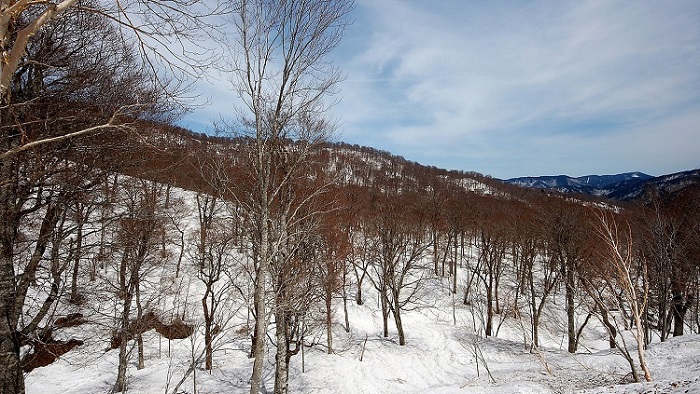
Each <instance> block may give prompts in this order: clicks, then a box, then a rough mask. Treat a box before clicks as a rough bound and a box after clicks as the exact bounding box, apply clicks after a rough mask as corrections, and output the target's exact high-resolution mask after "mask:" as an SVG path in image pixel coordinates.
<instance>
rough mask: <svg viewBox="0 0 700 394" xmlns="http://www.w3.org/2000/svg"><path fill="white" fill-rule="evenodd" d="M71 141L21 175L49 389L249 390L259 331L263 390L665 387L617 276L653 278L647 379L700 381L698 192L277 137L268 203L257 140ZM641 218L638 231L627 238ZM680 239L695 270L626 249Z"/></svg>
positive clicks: (25, 251) (37, 355)
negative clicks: (509, 175)
mask: <svg viewBox="0 0 700 394" xmlns="http://www.w3.org/2000/svg"><path fill="white" fill-rule="evenodd" d="M70 144H71V145H70V149H68V148H66V149H65V150H61V151H59V152H62V153H65V156H62V155H60V154H56V153H55V151H50V152H47V153H45V152H27V153H26V155H27V158H28V159H30V158H31V159H35V160H26V161H22V162H21V163H24V164H25V165H27V166H29V165H35V163H40V164H41V165H43V166H45V171H44V172H35V173H34V175H33V177H24V178H21V177H17V178H16V179H17V182H18V183H20V182H24V183H23V184H24V185H26V188H25V189H23V190H26V193H27V195H26V197H25V200H23V201H20V203H21V204H22V207H24V208H25V209H24V210H23V211H22V214H23V215H24V216H23V220H21V221H19V222H18V224H17V226H18V227H17V234H20V235H21V236H19V237H17V238H16V239H15V242H16V244H15V250H16V268H15V269H16V270H17V272H18V275H17V276H16V278H15V280H16V286H17V288H18V289H23V290H22V293H21V294H20V296H19V297H18V298H17V299H18V301H17V302H18V304H19V305H22V318H21V319H19V318H18V325H19V327H21V329H22V330H23V331H22V332H23V334H22V335H23V339H22V340H23V342H22V343H23V345H22V355H23V356H22V365H23V368H24V370H25V374H26V381H27V387H28V392H29V393H54V392H55V393H57V392H67V393H76V394H83V393H97V392H106V391H110V390H111V388H112V387H114V386H113V385H114V384H115V381H117V382H121V381H122V380H121V379H122V378H121V376H124V378H123V380H124V383H125V384H126V387H127V389H128V390H130V391H133V392H143V393H156V392H157V393H162V392H165V393H193V392H195V391H197V392H242V391H247V390H248V389H249V380H248V379H249V377H250V376H251V375H250V374H251V369H252V367H253V359H252V358H250V357H249V356H250V355H251V353H252V351H253V349H254V344H255V343H256V342H255V341H256V340H261V341H263V342H262V343H263V345H264V348H263V349H265V352H264V353H263V355H262V356H261V358H259V360H261V359H262V360H264V363H263V372H264V374H263V376H264V378H263V389H262V391H263V392H269V391H271V390H272V388H273V386H274V385H275V384H276V383H275V379H276V378H278V377H279V376H280V375H281V374H288V379H289V387H290V390H291V391H292V392H339V393H343V392H346V393H350V392H353V393H354V392H366V393H374V392H396V393H399V392H416V393H417V392H425V391H428V390H434V391H437V392H445V393H447V392H489V391H491V392H522V393H533V392H537V393H539V392H545V393H548V392H551V393H558V392H575V391H580V390H587V389H590V390H603V391H609V392H616V390H626V388H624V389H621V388H618V387H612V386H613V385H617V384H622V383H629V382H631V381H633V380H637V381H642V380H644V377H643V373H642V368H641V367H642V364H643V360H642V359H639V358H638V357H637V356H636V351H635V349H636V346H637V345H636V343H637V342H636V341H635V337H636V338H642V336H643V333H641V332H640V331H638V330H637V329H636V328H632V329H630V326H629V325H628V324H626V322H627V321H628V320H629V319H631V318H632V317H631V314H632V312H633V310H634V309H633V308H632V306H633V305H636V306H637V307H638V306H639V305H638V304H637V302H638V301H637V300H638V298H636V297H633V296H631V295H629V294H628V295H625V294H627V293H625V289H624V288H621V287H619V286H620V285H619V283H621V282H620V278H621V277H616V276H611V275H610V274H611V273H616V272H617V273H621V274H620V275H622V274H625V275H630V277H631V278H634V279H633V281H632V283H641V282H640V281H641V280H642V277H641V276H640V275H641V273H642V272H643V273H644V275H646V276H645V277H644V278H645V279H644V280H645V281H647V280H648V286H649V288H650V289H651V290H650V291H649V292H648V293H646V294H647V296H648V297H649V301H648V308H649V313H648V314H647V315H645V316H644V317H643V320H639V324H637V325H636V327H643V328H645V329H646V330H647V331H646V332H648V333H649V335H648V336H647V342H648V343H646V345H647V346H648V347H649V348H648V350H647V351H645V352H643V354H646V355H647V357H648V364H649V366H650V367H649V369H650V370H651V373H652V377H653V379H654V380H655V381H654V382H653V383H645V384H641V383H639V384H640V386H627V387H651V385H662V386H654V387H663V388H664V389H665V388H669V389H673V388H674V387H679V388H682V389H693V388H695V387H696V386H697V381H696V379H694V378H692V376H691V375H690V373H691V372H693V371H697V362H696V361H695V360H694V359H692V358H689V359H686V358H684V357H679V359H678V360H677V361H676V362H677V363H678V364H679V365H685V366H686V367H687V368H686V370H684V371H677V370H671V369H667V367H665V366H664V360H665V359H666V358H668V357H676V356H675V355H674V356H671V355H670V353H668V352H677V348H676V347H674V346H675V345H673V344H674V343H683V344H684V345H678V346H685V347H686V348H688V349H689V350H688V351H691V350H692V349H694V348H693V345H692V344H693V343H694V342H693V338H697V334H698V326H697V324H696V322H697V316H698V313H699V312H698V308H697V300H696V299H695V298H694V297H693V294H694V291H695V290H696V284H697V281H694V280H689V279H694V278H695V277H696V275H697V270H694V266H693V265H692V261H694V260H693V256H696V255H697V253H698V250H700V245H699V244H698V242H697V240H698V237H697V226H696V225H695V223H697V222H698V218H697V216H694V215H697V214H698V213H700V209H697V204H698V199H696V198H694V195H693V194H685V193H684V194H683V198H677V199H673V200H663V201H661V202H663V204H661V203H660V204H658V205H657V206H655V210H654V211H650V210H649V209H647V208H645V207H644V206H643V205H641V204H627V205H624V206H622V205H619V206H616V205H613V204H612V203H611V201H610V200H605V199H602V198H599V197H596V198H590V199H585V198H582V197H581V196H577V197H576V198H571V197H570V196H567V195H563V194H559V193H542V191H540V190H538V189H531V188H522V187H518V186H514V185H507V184H504V183H502V182H500V181H498V180H494V179H491V178H489V177H486V176H482V175H480V174H476V173H469V172H458V171H445V170H441V169H437V168H434V167H427V166H422V165H420V164H418V163H414V162H410V161H407V160H405V159H403V158H401V157H397V156H393V155H391V154H389V153H388V152H382V151H378V150H375V149H372V148H366V147H358V146H349V145H346V144H319V145H315V146H308V145H303V144H299V143H294V142H292V141H282V142H280V143H278V144H275V145H271V146H273V147H274V149H272V148H271V149H269V150H267V151H265V152H263V153H264V154H267V155H269V156H266V157H269V163H270V168H271V169H272V171H271V172H270V174H271V176H270V179H271V180H270V182H276V185H277V186H276V188H270V189H268V190H270V191H269V193H267V194H264V195H265V196H267V198H268V199H267V200H265V201H266V202H265V203H266V204H268V205H267V206H268V207H269V209H268V210H267V211H265V212H266V215H267V218H266V219H265V220H261V219H260V209H259V208H257V207H260V206H261V202H260V201H262V199H261V197H260V196H261V195H263V193H261V192H260V190H261V189H260V183H258V182H257V180H259V178H256V177H257V175H256V167H255V164H256V163H255V159H256V158H257V156H256V154H255V153H258V152H259V151H256V150H255V149H256V147H257V145H255V143H254V141H252V140H250V139H246V138H237V139H230V138H212V137H208V136H202V135H195V134H192V133H190V132H188V131H186V130H182V129H177V128H161V127H157V125H150V127H144V128H143V129H142V130H141V131H140V133H139V135H138V138H133V136H130V135H118V134H117V135H115V134H111V135H95V136H91V137H89V138H84V139H81V140H79V141H72V142H71V143H70ZM32 168H36V167H32ZM42 168H44V167H42ZM258 168H259V167H258ZM592 181H593V180H592ZM595 182H604V181H603V180H600V179H595ZM685 190H689V189H687V188H686V189H685ZM661 219H663V221H660V220H661ZM261 223H264V226H262V228H265V229H268V231H269V232H268V233H267V234H268V237H267V238H266V239H264V238H263V237H262V236H261V235H260V234H261V232H262V230H261V226H260V224H261ZM617 223H620V224H622V223H634V227H632V228H633V229H634V232H630V233H629V234H626V233H625V234H624V235H621V236H622V237H624V238H620V239H618V238H614V237H613V238H606V235H605V234H612V232H610V233H606V232H605V231H603V230H605V229H613V228H614V226H615V225H616V224H617ZM665 223H672V226H671V227H669V228H668V229H669V230H672V232H671V233H669V234H665V233H659V232H658V231H657V230H658V229H659V228H660V227H659V224H665ZM611 226H613V227H611ZM654 231H656V232H654ZM650 234H653V235H654V236H651V235H650ZM659 234H661V235H662V236H661V237H658V235H659ZM666 235H668V236H669V237H672V238H669V239H671V241H672V242H671V243H670V244H669V242H668V240H669V239H667V238H665V237H666ZM628 237H629V238H628ZM621 240H622V242H628V241H629V242H630V245H633V246H634V247H633V248H630V249H626V248H623V247H622V246H620V245H621V244H618V242H620V241H621ZM642 241H644V242H642ZM260 245H266V248H265V249H261V248H260ZM669 245H671V246H672V248H673V249H672V250H673V252H674V256H678V257H676V260H674V264H676V265H675V267H674V270H667V269H665V268H664V267H665V266H664V265H663V264H666V263H667V261H665V260H662V259H660V258H659V259H653V260H649V261H648V262H647V260H644V259H640V258H636V257H635V258H630V259H629V260H626V259H620V257H619V256H622V254H618V253H617V252H629V253H634V256H637V257H638V256H656V255H654V254H653V252H654V251H656V250H657V249H656V248H664V249H663V250H669V249H667V248H668V247H669ZM270 251H273V252H275V253H277V254H275V255H274V258H271V259H270V261H269V265H268V266H267V271H266V272H265V274H264V276H259V275H263V274H261V273H260V272H261V271H260V266H261V263H260V261H261V260H260V257H259V256H260V253H272V252H270ZM616 256H618V257H616ZM640 264H646V265H640ZM261 278H262V279H261ZM681 280H683V282H681ZM685 280H688V281H687V282H685ZM260 283H262V284H263V287H262V289H263V291H262V293H259V294H261V297H262V298H261V299H262V300H263V301H264V304H263V308H264V309H259V307H258V306H256V305H257V304H256V301H258V300H259V299H257V298H256V296H255V294H256V289H257V288H258V284H260ZM625 283H626V282H625ZM645 283H647V282H645ZM669 283H676V284H677V285H679V284H681V283H682V284H683V285H684V287H678V286H676V287H670V286H669V285H668V284H669ZM632 290H633V291H636V292H639V291H644V290H643V288H640V287H636V286H635V287H634V288H633V289H632ZM635 294H636V293H635ZM670 295H673V296H674V298H671V297H670ZM669 299H673V300H675V301H674V302H676V303H675V304H671V303H669V302H668V300H669ZM45 305H51V308H47V307H45ZM673 308H685V309H684V310H685V312H683V314H677V313H674V312H673V310H674V309H673ZM637 310H638V309H637ZM260 311H262V312H263V313H259V312H260ZM259 316H264V317H265V318H264V319H260V320H258V317H259ZM676 316H678V317H676ZM637 318H639V319H642V317H641V315H638V316H637ZM259 321H262V322H264V324H263V325H262V330H264V332H263V333H262V335H257V334H256V333H257V331H256V330H257V329H258V328H256V327H257V323H258V322H259ZM606 322H607V323H606ZM659 322H665V323H659ZM674 335H675V336H679V337H682V338H679V339H676V340H673V341H671V338H672V337H673V336H674ZM259 338H262V339H259ZM686 338H690V339H686ZM662 341H663V342H664V343H662ZM667 341H668V342H667ZM642 342H644V339H642ZM666 342H667V343H666ZM258 343H260V342H258ZM611 343H612V348H611ZM642 346H644V344H643V345H642ZM666 349H670V350H666ZM57 356H60V357H59V359H58V360H55V358H56V357H57ZM281 366H286V367H288V369H286V372H284V370H280V368H281ZM280 371H282V372H280ZM631 371H634V375H631ZM686 371H687V373H686ZM55 376H61V377H62V378H60V379H56V378H53V377H55ZM118 377H119V378H118ZM661 379H664V380H661ZM195 386H196V387H195Z"/></svg>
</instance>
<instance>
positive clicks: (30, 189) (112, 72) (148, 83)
mask: <svg viewBox="0 0 700 394" xmlns="http://www.w3.org/2000/svg"><path fill="white" fill-rule="evenodd" d="M110 4H111V6H110ZM207 4H208V6H207V7H205V8H200V10H205V9H206V11H205V12H204V13H200V12H198V11H195V10H193V9H192V8H191V7H189V5H191V2H189V1H185V0H183V1H167V2H166V1H160V0H142V1H135V2H128V4H125V3H123V2H121V3H120V2H110V1H97V0H95V1H89V0H47V1H27V0H2V1H0V50H2V53H3V56H2V57H0V127H1V128H0V179H3V181H2V182H0V216H1V217H3V223H2V225H1V226H0V316H2V318H0V370H1V371H2V373H0V390H2V391H3V392H4V393H23V392H24V379H23V376H22V371H21V368H20V365H19V349H20V341H19V337H18V335H17V329H18V328H17V327H16V326H15V325H14V323H13V321H14V319H13V318H12V314H13V312H12V311H13V309H14V305H15V304H17V303H18V302H21V297H19V298H18V297H17V295H18V294H17V293H16V291H15V285H16V283H15V280H16V278H17V277H18V276H17V275H16V274H15V273H16V270H17V269H18V267H17V261H16V258H15V257H16V253H15V241H16V235H17V233H18V232H17V229H18V227H17V224H18V223H20V222H22V221H25V220H26V219H27V215H31V214H32V212H29V211H27V210H26V207H24V206H23V203H24V202H26V199H25V196H31V195H33V194H34V193H36V191H37V190H39V187H40V186H39V184H37V183H28V182H27V180H29V179H34V180H36V179H37V178H35V177H31V178H27V177H22V176H19V174H20V173H21V171H22V170H20V167H23V166H25V164H27V163H39V162H41V161H45V160H46V158H48V157H56V153H58V152H61V154H62V155H66V156H69V155H71V154H72V155H76V154H77V153H78V151H77V150H76V149H75V146H74V145H72V144H73V143H74V142H75V141H76V138H77V137H82V136H88V135H95V134H96V133H98V132H103V131H110V132H116V131H123V130H125V129H131V130H134V129H136V128H137V127H136V125H137V123H138V122H135V121H136V120H139V119H147V118H149V119H155V118H158V119H162V118H160V117H158V116H159V115H157V114H161V115H162V114H163V113H164V111H165V112H167V111H168V109H169V108H172V107H170V105H169V104H167V103H166V101H167V100H165V101H164V100H163V99H164V97H172V96H169V95H168V94H166V93H172V92H173V91H172V90H169V88H168V86H170V87H175V85H176V84H172V85H171V84H170V83H169V82H168V78H167V77H165V76H164V73H162V72H161V70H163V69H164V68H163V67H162V65H170V66H171V67H169V69H170V70H175V69H179V70H180V71H184V70H186V69H192V68H191V66H193V65H194V62H190V61H187V59H190V60H191V59H193V57H192V56H190V55H192V54H194V52H192V53H190V54H187V53H185V54H178V53H175V52H167V50H166V48H167V47H166V45H159V44H166V41H168V39H170V38H174V39H176V40H177V39H182V40H187V41H190V42H192V40H191V39H194V38H195V37H196V36H198V35H200V34H201V33H202V32H206V31H211V30H210V29H204V27H205V25H206V24H207V23H208V22H206V21H205V18H204V17H205V14H209V15H211V14H212V13H213V12H219V11H221V8H217V6H214V7H213V8H208V7H209V6H211V5H213V4H214V3H213V2H207ZM214 10H216V11H214ZM136 16H138V17H136ZM134 21H138V23H139V24H138V25H137V24H135V23H134ZM159 21H160V22H163V23H158V22H159ZM198 27H202V29H199V28H198ZM209 27H213V26H212V25H209ZM132 39H133V40H132ZM128 42H137V43H138V45H137V46H135V47H132V46H129V45H128V44H126V43H128ZM184 47H189V46H183V48H184ZM201 48H202V46H198V47H197V50H198V51H199V50H201ZM158 54H160V55H161V56H159V55H158ZM137 58H140V59H141V60H140V61H136V59H137ZM177 59H179V60H182V61H177ZM145 65H147V66H145ZM144 66H145V67H144ZM156 87H157V88H156ZM156 90H158V92H156ZM154 115H156V116H154ZM73 158H75V156H74V157H73ZM38 196H39V197H40V198H39V199H38V200H37V201H36V202H37V204H36V206H37V207H40V209H41V208H45V207H47V206H49V205H51V204H52V202H49V201H47V200H45V199H44V197H45V195H43V196H42V195H38ZM37 235H38V234H37V233H33V234H31V236H32V237H34V238H35V239H36V236H37Z"/></svg>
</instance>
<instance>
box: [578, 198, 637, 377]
mask: <svg viewBox="0 0 700 394" xmlns="http://www.w3.org/2000/svg"><path fill="white" fill-rule="evenodd" d="M598 221H599V222H598V225H597V226H596V235H597V237H598V240H599V241H600V242H601V248H600V249H599V250H598V253H600V257H601V258H602V259H601V261H600V263H599V265H598V266H597V267H594V272H595V274H596V276H597V277H598V278H600V279H601V281H602V285H603V289H602V291H601V289H598V290H597V291H590V292H589V294H591V295H592V296H593V297H594V299H595V301H596V303H597V304H598V306H599V308H600V312H601V313H602V314H603V315H602V318H603V321H604V322H605V321H606V320H608V316H607V313H608V311H607V307H606V305H605V303H606V302H609V301H608V299H613V300H616V301H617V302H616V304H617V305H616V306H617V308H619V309H620V310H622V309H628V310H629V313H630V314H631V316H632V320H633V326H634V330H633V331H632V332H633V335H634V339H635V342H636V343H635V345H636V348H637V360H638V361H639V366H640V367H641V368H642V371H643V372H644V379H645V380H646V381H647V382H650V381H651V373H650V371H649V367H648V365H647V362H646V357H645V354H644V350H645V349H646V342H645V337H646V335H645V327H646V323H645V322H644V320H645V315H646V310H647V308H646V305H647V302H648V300H649V281H648V277H647V264H646V261H645V260H644V259H643V258H642V259H637V258H636V257H635V247H634V242H633V237H632V230H631V228H630V227H629V225H628V226H627V228H626V229H625V228H622V229H621V228H620V227H619V225H618V223H617V220H616V218H615V217H614V216H613V215H612V214H610V213H606V212H599V213H598ZM592 287H598V286H595V285H592ZM605 294H607V296H606V295H605ZM606 327H608V329H609V330H610V329H611V324H610V323H609V322H608V323H606ZM610 336H611V339H610V340H611V342H613V343H614V344H615V346H616V347H617V348H618V349H620V351H621V352H622V353H623V355H624V356H625V358H626V359H627V361H628V362H629V364H630V368H631V372H632V376H633V378H634V380H635V382H639V381H640V379H639V375H638V373H637V370H636V368H635V364H634V360H633V359H632V356H631V354H630V350H629V349H628V346H627V343H626V342H625V338H624V336H623V335H619V336H615V335H613V332H610Z"/></svg>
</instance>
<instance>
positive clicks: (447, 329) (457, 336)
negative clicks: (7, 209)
mask: <svg viewBox="0 0 700 394" xmlns="http://www.w3.org/2000/svg"><path fill="white" fill-rule="evenodd" d="M428 290H429V291H428V292H426V295H425V297H424V298H423V303H422V304H421V305H420V306H419V307H417V308H416V309H415V310H412V311H408V312H406V314H405V322H404V324H405V328H406V331H407V342H408V343H407V345H406V346H399V345H398V340H397V336H396V332H395V330H394V331H392V330H390V335H389V338H383V337H381V335H380V332H381V313H380V312H379V310H378V308H377V305H376V299H373V298H372V297H373V295H372V294H371V293H370V292H368V293H367V299H366V302H365V303H364V304H363V305H362V306H358V305H356V304H354V303H351V304H349V315H350V324H351V330H350V332H349V333H346V332H345V331H344V329H343V327H342V326H341V325H340V323H339V322H340V321H342V320H343V319H342V318H341V317H342V308H338V310H337V311H336V316H335V317H336V320H337V321H338V324H337V325H336V327H335V329H334V335H335V338H334V348H335V353H334V354H331V355H329V354H326V348H325V338H320V337H319V338H316V339H315V342H317V345H316V346H313V347H310V348H307V349H306V351H305V355H304V372H302V356H301V355H300V354H299V355H297V356H295V357H293V358H292V365H291V370H290V392H298V393H366V394H372V393H397V394H398V393H424V392H430V393H438V394H439V393H522V394H534V393H573V392H581V393H590V394H593V393H637V392H655V393H656V392H662V393H692V392H700V378H699V376H700V337H699V336H697V335H685V336H682V337H678V338H674V339H670V340H669V341H667V342H664V343H653V344H652V345H651V347H650V349H649V350H648V351H647V357H648V358H649V363H650V368H651V371H652V374H653V377H654V381H653V382H651V383H638V384H622V385H620V384H618V383H620V382H625V381H626V380H628V379H629V377H628V376H627V375H628V371H629V367H628V366H627V364H626V362H625V361H624V359H623V358H622V357H621V356H620V355H619V354H618V353H617V351H615V350H609V349H606V348H605V347H606V341H605V338H604V336H602V335H601V336H599V337H598V336H596V335H591V334H589V335H588V338H587V339H586V341H585V348H584V350H582V352H581V353H577V354H573V355H572V354H569V353H568V352H566V351H565V349H562V348H561V347H562V345H561V343H560V342H559V341H560V338H559V336H561V335H562V333H561V332H559V333H554V335H552V336H551V337H547V335H543V343H545V345H544V346H543V347H542V349H541V350H540V351H539V352H531V351H530V346H529V342H528V340H527V336H526V335H525V334H524V333H523V324H522V322H521V321H520V320H518V319H514V318H506V319H504V324H503V325H502V327H501V329H500V330H499V333H498V337H489V338H485V337H483V336H482V335H480V333H479V329H478V328H477V330H475V329H474V327H478V325H479V322H478V321H477V320H475V319H474V316H473V313H474V312H477V313H478V310H474V308H471V307H468V306H464V305H461V303H460V300H457V302H456V304H455V315H454V316H455V317H456V319H455V318H453V315H452V297H451V296H450V295H449V293H447V292H446V290H445V289H444V287H442V288H441V287H440V283H439V280H434V281H433V282H431V283H430V286H429V288H428ZM455 320H456V324H455ZM475 322H476V324H474V323H475ZM553 323H555V319H551V321H550V325H549V326H547V327H548V328H549V329H550V331H551V329H552V328H553V327H554V326H553ZM390 324H392V322H391V321H390ZM545 326H546V325H545ZM390 327H391V328H393V326H390ZM80 330H81V331H82V332H83V333H92V332H95V333H96V332H98V330H96V328H95V327H89V326H86V327H83V328H80ZM592 330H593V329H592ZM74 333H75V334H79V333H80V332H74ZM550 334H552V332H550ZM228 335H229V336H228V338H227V339H226V340H225V341H224V342H222V345H221V346H220V348H219V350H218V351H217V352H216V353H215V355H214V363H215V368H214V371H213V373H212V374H211V375H210V374H208V373H207V372H206V371H204V370H201V369H198V370H197V371H196V375H197V390H198V392H200V393H231V392H245V391H247V387H248V386H247V384H248V383H247V380H248V377H249V375H250V371H251V367H252V361H251V360H250V359H248V357H247V351H248V346H249V341H248V339H247V338H246V337H244V336H240V335H238V336H237V335H236V334H235V333H229V334H228ZM201 337H202V335H201V333H199V334H198V335H197V336H196V337H195V338H189V339H183V340H174V341H172V342H171V343H170V344H169V345H168V341H167V340H165V339H159V337H158V335H157V334H155V333H154V332H153V331H151V332H149V333H148V334H146V336H145V342H146V368H145V369H143V370H140V371H139V370H137V369H136V366H135V365H130V367H129V392H132V393H148V394H150V393H163V392H166V390H165V387H166V384H167V381H168V376H172V378H171V379H170V383H169V385H168V387H169V390H172V388H173V387H174V385H175V384H176V382H177V381H178V380H179V379H180V377H181V376H182V374H183V372H184V370H185V369H186V368H187V365H189V361H190V359H191V355H192V349H193V347H194V349H195V352H198V351H201ZM106 345H107V343H106V342H105V340H103V339H102V340H101V339H98V338H93V339H92V340H91V341H88V343H87V344H86V345H84V346H83V347H81V348H80V350H79V351H77V352H71V353H68V354H66V355H64V356H63V357H62V358H61V359H60V360H58V361H57V362H55V363H54V364H52V365H50V366H48V367H44V368H39V369H37V370H35V371H33V372H31V373H30V374H28V375H27V376H26V378H27V393H29V394H33V393H37V394H38V393H47V394H49V393H67V394H89V393H104V392H108V391H109V390H110V388H111V386H112V384H113V382H114V379H115V376H116V365H117V351H116V350H112V351H105V348H106V347H107V346H106ZM168 348H170V349H171V353H170V356H168ZM363 348H364V351H363ZM273 350H274V349H272V348H271V349H270V352H269V353H272V351H273ZM134 352H135V350H134ZM361 357H362V360H360V358H361ZM272 361H273V358H272V355H271V354H270V355H269V363H268V364H267V365H266V371H265V374H264V377H263V378H264V380H265V382H266V388H267V390H268V391H270V392H271V391H272V384H273V368H272ZM489 373H490V375H491V376H492V378H490V377H489ZM167 392H170V391H167ZM178 392H180V393H193V392H194V389H193V382H192V379H191V378H190V379H188V380H187V381H186V382H185V384H184V385H183V386H182V387H181V388H180V389H179V391H178Z"/></svg>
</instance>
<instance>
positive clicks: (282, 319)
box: [274, 310, 289, 394]
mask: <svg viewBox="0 0 700 394" xmlns="http://www.w3.org/2000/svg"><path fill="white" fill-rule="evenodd" d="M275 331H276V332H275V337H276V339H277V352H276V353H275V388H274V393H275V394H285V393H287V386H288V380H289V367H288V364H287V363H288V359H287V350H288V342H287V341H288V338H287V317H286V314H285V312H284V311H283V310H278V311H276V312H275Z"/></svg>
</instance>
